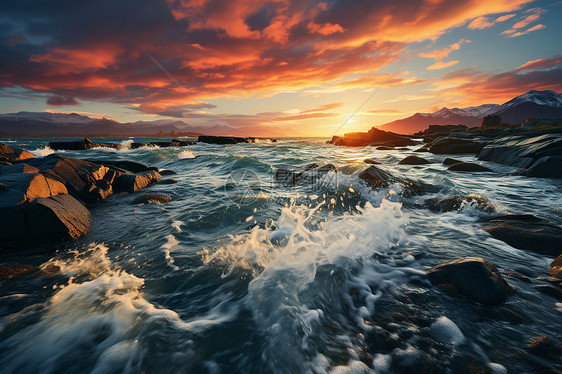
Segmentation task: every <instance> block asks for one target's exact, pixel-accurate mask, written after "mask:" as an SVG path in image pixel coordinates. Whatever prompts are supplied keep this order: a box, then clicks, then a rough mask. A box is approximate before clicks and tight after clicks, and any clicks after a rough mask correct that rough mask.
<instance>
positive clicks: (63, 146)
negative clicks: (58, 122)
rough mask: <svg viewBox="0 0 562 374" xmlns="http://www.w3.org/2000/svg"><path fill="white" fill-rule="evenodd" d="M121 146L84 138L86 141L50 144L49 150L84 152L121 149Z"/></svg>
mask: <svg viewBox="0 0 562 374" xmlns="http://www.w3.org/2000/svg"><path fill="white" fill-rule="evenodd" d="M119 146H120V145H119V144H117V143H95V142H93V141H91V140H90V139H88V138H84V140H79V141H64V142H50V143H49V148H51V149H53V150H55V151H59V150H67V151H84V150H87V149H91V148H98V147H104V148H113V149H117V148H119Z"/></svg>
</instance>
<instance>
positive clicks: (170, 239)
mask: <svg viewBox="0 0 562 374" xmlns="http://www.w3.org/2000/svg"><path fill="white" fill-rule="evenodd" d="M178 244H179V242H178V240H177V239H176V237H175V236H173V235H172V234H170V235H168V236H166V243H165V244H164V245H163V246H162V249H163V250H164V256H165V258H166V262H167V263H168V265H170V267H171V268H172V269H174V270H179V269H180V268H179V267H177V265H174V262H175V261H174V258H173V257H172V256H171V255H170V250H172V249H173V248H174V247H176V246H177V245H178Z"/></svg>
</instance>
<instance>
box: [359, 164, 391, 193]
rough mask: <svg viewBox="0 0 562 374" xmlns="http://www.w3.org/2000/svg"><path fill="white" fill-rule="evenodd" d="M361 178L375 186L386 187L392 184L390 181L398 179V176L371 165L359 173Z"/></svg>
mask: <svg viewBox="0 0 562 374" xmlns="http://www.w3.org/2000/svg"><path fill="white" fill-rule="evenodd" d="M359 178H361V179H363V180H364V181H365V182H367V184H368V185H369V186H371V187H373V188H380V187H386V186H388V185H390V183H392V182H394V181H396V178H394V177H393V176H392V175H391V174H390V173H387V172H386V171H384V170H382V169H379V168H378V167H376V166H374V165H373V166H369V167H368V168H367V169H366V170H364V171H363V172H362V173H361V174H359Z"/></svg>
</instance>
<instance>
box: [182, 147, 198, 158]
mask: <svg viewBox="0 0 562 374" xmlns="http://www.w3.org/2000/svg"><path fill="white" fill-rule="evenodd" d="M178 158H195V155H194V154H193V152H191V151H190V150H189V149H184V150H183V151H181V152H180V153H178Z"/></svg>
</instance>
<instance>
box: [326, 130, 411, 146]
mask: <svg viewBox="0 0 562 374" xmlns="http://www.w3.org/2000/svg"><path fill="white" fill-rule="evenodd" d="M328 144H333V145H343V146H350V147H363V146H367V145H378V146H387V147H389V149H392V148H394V147H404V146H408V145H414V144H416V142H415V141H413V140H412V139H410V137H409V136H405V135H400V134H395V133H393V132H390V131H383V130H379V129H377V128H375V127H373V128H372V129H371V130H369V131H368V132H350V133H347V134H344V136H343V137H342V136H333V137H332V139H331V140H329V141H328Z"/></svg>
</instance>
